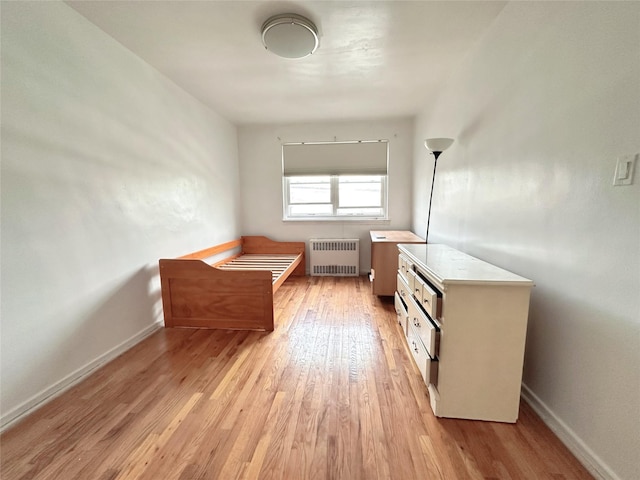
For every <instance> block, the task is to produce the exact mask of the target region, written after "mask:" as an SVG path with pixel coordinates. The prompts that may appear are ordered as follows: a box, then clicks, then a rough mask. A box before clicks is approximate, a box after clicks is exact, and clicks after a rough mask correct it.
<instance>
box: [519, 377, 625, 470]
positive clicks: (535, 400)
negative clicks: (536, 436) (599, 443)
mask: <svg viewBox="0 0 640 480" xmlns="http://www.w3.org/2000/svg"><path fill="white" fill-rule="evenodd" d="M522 398H523V399H524V401H525V402H527V403H528V404H529V406H530V407H531V408H532V409H533V411H534V412H536V413H537V414H538V416H539V417H540V418H541V419H542V421H543V422H544V423H545V424H546V425H547V426H548V427H549V428H550V429H551V431H552V432H553V433H555V434H556V436H557V437H558V438H559V439H560V441H561V442H562V443H564V444H565V446H566V447H567V448H568V449H569V450H570V451H571V453H573V455H575V457H576V458H577V459H578V461H579V462H580V463H581V464H582V465H584V467H585V468H586V469H587V470H589V472H590V473H591V474H592V475H593V476H594V477H595V478H597V479H600V480H621V479H620V477H618V476H617V475H616V474H615V473H614V472H613V471H612V470H611V468H609V466H608V465H607V464H606V463H604V462H603V461H602V459H601V458H600V457H598V456H597V455H596V454H595V453H594V452H593V450H591V449H590V448H589V447H588V446H587V445H586V444H585V443H584V442H583V441H582V439H581V438H580V437H579V436H578V435H576V433H575V432H574V431H573V430H571V428H569V426H568V425H567V424H566V423H564V422H563V421H562V420H561V419H560V418H559V417H558V416H557V415H556V414H555V413H554V412H553V411H552V410H551V409H550V408H549V407H548V406H547V405H546V404H545V403H544V402H543V401H542V400H541V399H540V398H539V397H538V396H537V395H536V394H535V393H533V391H531V389H530V388H529V387H527V386H526V385H525V384H524V383H523V384H522Z"/></svg>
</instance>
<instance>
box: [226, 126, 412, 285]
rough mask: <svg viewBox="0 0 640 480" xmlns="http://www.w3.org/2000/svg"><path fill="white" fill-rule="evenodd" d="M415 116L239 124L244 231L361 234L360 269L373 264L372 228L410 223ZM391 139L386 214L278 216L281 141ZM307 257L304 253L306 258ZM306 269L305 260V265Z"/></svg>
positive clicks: (298, 235) (296, 236) (291, 236)
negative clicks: (383, 217) (365, 218)
mask: <svg viewBox="0 0 640 480" xmlns="http://www.w3.org/2000/svg"><path fill="white" fill-rule="evenodd" d="M412 138H413V120H412V119H407V118H400V119H387V120H379V121H362V122H357V121H353V122H335V123H317V124H300V125H248V126H243V127H240V128H239V131H238V139H239V141H238V143H239V152H240V185H241V187H242V204H243V206H244V207H243V211H242V222H241V223H242V232H243V234H244V235H266V236H268V237H271V238H273V239H274V240H290V241H303V240H305V241H306V240H308V239H309V238H314V237H317V238H360V273H361V274H363V273H366V272H368V271H369V269H370V267H371V241H370V238H371V237H370V236H369V231H370V230H406V229H408V228H409V226H410V224H411V211H410V205H411V161H412V155H413V146H412ZM377 139H383V140H389V220H388V221H376V222H362V221H327V222H319V221H308V222H307V221H289V222H284V221H283V220H282V144H283V143H289V142H292V143H293V142H331V141H336V140H337V141H347V140H377ZM307 263H308V258H307ZM307 271H308V265H307Z"/></svg>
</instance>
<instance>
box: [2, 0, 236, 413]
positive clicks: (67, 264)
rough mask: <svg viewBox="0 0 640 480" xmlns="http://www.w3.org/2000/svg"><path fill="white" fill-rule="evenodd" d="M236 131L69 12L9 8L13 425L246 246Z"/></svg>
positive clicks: (6, 361) (51, 6)
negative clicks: (168, 285) (165, 260)
mask: <svg viewBox="0 0 640 480" xmlns="http://www.w3.org/2000/svg"><path fill="white" fill-rule="evenodd" d="M236 133H237V132H236V129H235V127H234V126H233V125H231V124H229V123H228V122H227V121H225V120H223V119H222V118H220V117H219V116H218V115H216V114H215V113H213V112H211V111H210V110H208V109H206V108H205V107H203V106H202V104H201V103H199V102H197V101H196V100H195V99H193V98H192V97H190V96H189V95H187V94H186V93H184V92H183V91H182V90H180V89H179V88H177V87H176V86H175V85H174V84H172V83H171V82H169V81H168V80H167V79H165V78H164V77H162V76H161V75H160V74H158V73H157V72H156V71H155V70H153V69H152V68H151V67H149V66H148V65H147V64H145V63H143V62H142V61H141V60H139V59H138V58H137V57H135V56H134V55H133V54H131V53H130V52H129V51H128V50H126V49H125V48H123V47H122V46H121V45H120V44H118V43H117V42H115V41H114V40H113V39H112V38H111V37H109V36H107V35H106V34H104V33H103V32H102V31H100V30H99V29H98V28H96V27H95V26H94V25H93V24H91V23H89V22H88V21H87V20H85V19H84V18H83V17H81V16H80V15H78V14H77V13H76V12H75V11H73V10H72V9H70V8H69V7H68V6H66V5H64V4H63V3H58V2H56V3H49V2H2V177H1V181H2V185H1V187H2V190H1V192H2V255H1V266H2V310H1V313H2V315H1V322H2V323H1V328H2V330H1V332H2V345H1V347H2V358H1V359H2V388H1V400H2V401H1V404H2V421H3V423H4V422H6V421H9V420H11V418H13V417H15V416H16V415H18V414H19V413H21V412H22V411H24V410H26V409H28V408H30V407H31V406H33V405H34V404H37V403H38V402H39V401H41V400H42V399H43V398H45V397H46V396H48V395H50V394H52V393H54V392H55V391H56V390H57V389H59V388H60V387H63V386H64V385H66V384H68V383H69V382H71V381H73V379H74V378H76V377H77V376H78V375H79V374H81V373H83V372H84V371H85V370H86V369H87V368H92V367H94V366H95V365H96V364H98V363H99V362H100V361H102V360H104V359H106V358H108V357H109V355H111V354H113V353H114V352H117V351H118V349H119V348H122V347H123V345H126V344H127V342H131V341H135V339H137V338H140V336H141V335H144V334H145V333H147V332H149V331H150V330H151V329H152V328H153V325H154V323H155V322H157V321H158V320H160V319H161V316H162V312H161V304H160V302H159V299H160V297H159V292H158V279H157V260H158V258H161V257H167V256H169V257H170V256H175V255H179V254H183V253H187V252H189V251H193V250H196V249H199V248H204V247H205V246H210V245H212V244H214V243H218V242H221V241H226V240H230V239H232V238H234V237H236V236H237V235H238V233H239V229H238V219H239V213H238V212H239V200H240V199H239V187H238V181H239V169H238V159H237V135H236Z"/></svg>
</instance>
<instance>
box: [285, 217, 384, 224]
mask: <svg viewBox="0 0 640 480" xmlns="http://www.w3.org/2000/svg"><path fill="white" fill-rule="evenodd" d="M282 221H283V222H309V223H316V222H318V223H324V222H348V223H351V222H356V223H358V222H359V223H373V224H379V225H383V224H388V223H390V222H391V220H389V219H388V218H373V217H356V216H354V217H300V218H283V219H282Z"/></svg>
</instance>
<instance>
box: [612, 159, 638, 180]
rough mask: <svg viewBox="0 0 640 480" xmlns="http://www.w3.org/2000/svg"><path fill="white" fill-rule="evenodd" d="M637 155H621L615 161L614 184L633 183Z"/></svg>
mask: <svg viewBox="0 0 640 480" xmlns="http://www.w3.org/2000/svg"><path fill="white" fill-rule="evenodd" d="M637 157H638V155H636V154H634V155H622V156H620V157H618V161H617V162H616V171H615V173H614V175H613V184H614V185H615V186H621V185H631V184H632V183H633V173H634V170H635V166H636V158H637Z"/></svg>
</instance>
